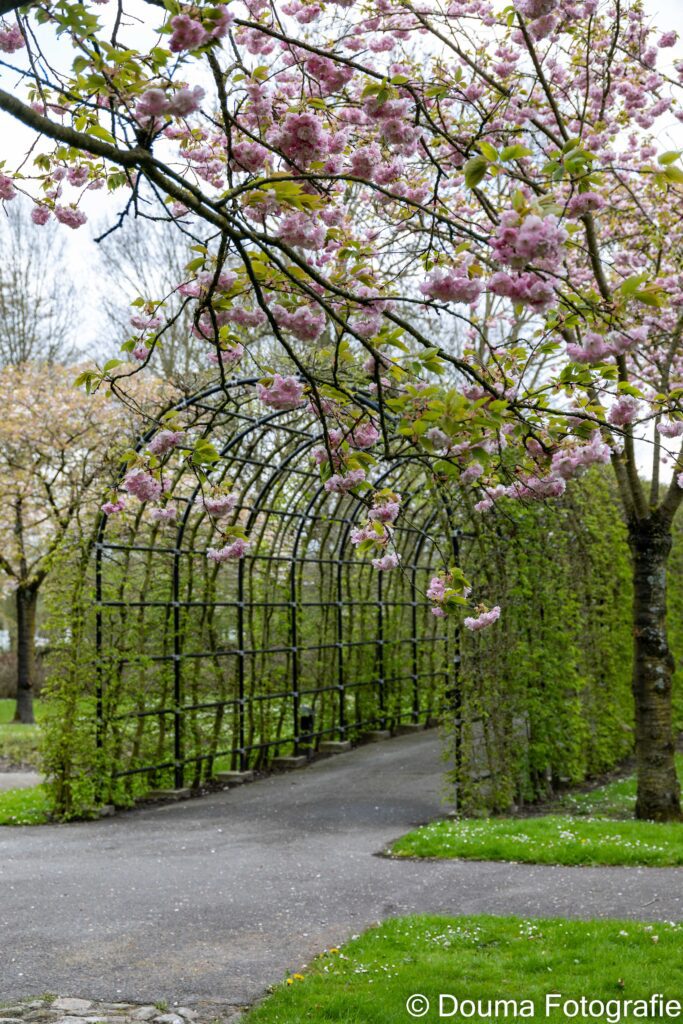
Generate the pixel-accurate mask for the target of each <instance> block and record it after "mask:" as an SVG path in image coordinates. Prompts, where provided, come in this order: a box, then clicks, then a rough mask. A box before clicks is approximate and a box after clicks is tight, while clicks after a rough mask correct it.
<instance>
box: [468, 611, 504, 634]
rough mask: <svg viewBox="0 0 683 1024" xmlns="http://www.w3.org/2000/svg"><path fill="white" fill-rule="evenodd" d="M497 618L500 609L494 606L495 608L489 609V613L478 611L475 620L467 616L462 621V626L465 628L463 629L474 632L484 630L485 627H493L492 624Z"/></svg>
mask: <svg viewBox="0 0 683 1024" xmlns="http://www.w3.org/2000/svg"><path fill="white" fill-rule="evenodd" d="M499 618H500V607H499V606H498V605H496V606H495V608H491V609H490V610H489V611H486V610H482V611H480V612H479V614H478V615H477V616H476V618H473V617H472V616H468V617H467V618H465V619H464V620H463V625H464V626H465V629H471V630H473V631H475V632H476V631H477V630H480V629H486V628H487V626H491V625H493V623H494V622H496V621H497V620H498V619H499Z"/></svg>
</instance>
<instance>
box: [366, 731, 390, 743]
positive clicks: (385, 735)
mask: <svg viewBox="0 0 683 1024" xmlns="http://www.w3.org/2000/svg"><path fill="white" fill-rule="evenodd" d="M390 738H391V733H390V732H389V730H388V729H371V730H370V732H366V733H364V735H363V739H364V740H366V741H367V742H368V743H379V742H380V741H381V740H388V739H390Z"/></svg>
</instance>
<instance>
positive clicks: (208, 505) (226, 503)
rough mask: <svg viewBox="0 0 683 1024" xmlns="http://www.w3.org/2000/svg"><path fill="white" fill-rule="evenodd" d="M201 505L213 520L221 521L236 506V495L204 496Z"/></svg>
mask: <svg viewBox="0 0 683 1024" xmlns="http://www.w3.org/2000/svg"><path fill="white" fill-rule="evenodd" d="M201 504H202V505H203V506H204V508H205V509H206V511H207V512H208V513H209V515H210V516H212V517H213V518H214V519H222V518H223V517H224V516H227V515H229V514H230V513H231V512H232V510H233V509H234V508H235V506H236V505H237V495H236V494H214V495H204V497H203V498H202V499H201Z"/></svg>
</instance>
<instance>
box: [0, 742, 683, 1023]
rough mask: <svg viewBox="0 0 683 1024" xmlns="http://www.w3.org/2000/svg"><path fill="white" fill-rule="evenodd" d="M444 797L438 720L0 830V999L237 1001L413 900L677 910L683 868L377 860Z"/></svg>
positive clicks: (636, 914) (665, 913)
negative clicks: (185, 795)
mask: <svg viewBox="0 0 683 1024" xmlns="http://www.w3.org/2000/svg"><path fill="white" fill-rule="evenodd" d="M443 796H444V782H443V762H442V761H441V757H440V743H439V738H438V736H437V734H436V732H435V731H430V732H425V733H421V734H417V735H410V736H403V737H399V738H396V739H393V740H388V741H386V742H383V743H376V744H370V745H367V746H364V747H360V748H358V749H356V750H353V751H350V752H348V753H344V754H339V755H337V756H335V757H333V758H330V759H328V760H326V761H320V762H317V763H315V764H313V765H312V766H311V767H309V768H306V769H303V770H298V771H295V772H290V773H284V774H279V775H273V776H270V777H269V778H266V779H263V780H261V781H258V782H255V783H253V784H249V785H244V786H242V787H239V788H236V789H233V790H230V791H229V792H221V793H216V794H214V795H212V796H208V797H204V798H202V799H196V800H188V801H183V802H179V803H175V804H169V805H164V806H154V807H148V808H146V809H138V810H134V811H131V812H127V813H125V814H121V815H118V816H116V817H114V818H110V819H103V820H100V821H96V822H84V823H78V824H71V825H54V826H43V827H40V828H37V827H36V828H0V1002H1V1001H3V1000H5V1001H7V1000H11V999H15V998H18V997H25V996H30V995H38V994H41V993H44V992H53V993H58V994H61V995H74V996H76V995H77V996H81V997H85V998H91V999H104V1000H110V1001H119V1000H125V1001H130V1002H141V1003H145V1002H147V1003H149V1002H157V1001H159V1000H162V999H163V1000H167V1001H169V1002H170V1003H173V1002H177V1003H181V1004H184V1005H188V1004H190V1005H192V1003H193V1002H198V1001H206V1000H209V1001H215V1002H217V1003H226V1004H230V1005H236V1004H242V1003H244V1004H246V1003H250V1002H252V1001H253V1000H255V999H257V998H259V997H260V996H261V995H262V994H263V992H264V990H265V988H266V987H267V986H268V985H269V984H272V983H274V982H277V981H279V980H281V979H282V978H283V977H284V976H285V975H286V974H287V973H288V972H291V971H295V970H297V969H298V968H300V967H301V966H303V965H304V964H305V963H307V962H308V961H309V960H310V959H311V958H312V957H313V956H314V955H315V954H316V953H318V952H320V951H321V950H323V949H325V948H327V947H329V946H332V945H339V944H340V943H342V942H344V941H345V940H346V939H348V938H349V937H350V936H351V935H353V934H355V933H357V932H360V931H362V930H363V929H364V928H366V927H367V926H369V925H371V924H373V923H374V922H376V921H379V920H382V919H384V918H387V917H389V916H393V915H398V914H408V913H414V912H428V913H449V914H468V913H492V914H520V915H524V916H550V915H561V916H566V917H577V918H590V917H613V918H632V919H641V920H653V921H656V920H681V919H683V869H668V868H649V869H645V868H643V869H640V868H561V867H548V866H542V865H539V866H533V865H522V864H506V863H496V864H493V863H486V862H481V863H480V862H473V861H442V862H437V861H433V862H432V861H428V862H417V861H397V860H392V859H389V858H386V857H382V856H377V854H379V853H380V852H381V851H383V850H384V849H385V848H386V847H387V845H388V843H390V841H391V840H392V839H394V838H396V837H398V836H399V835H401V834H402V833H404V832H405V831H407V830H408V829H410V828H411V827H413V826H415V825H417V824H421V823H424V822H426V821H429V820H432V819H434V818H436V817H439V816H441V815H443V813H444V809H445V808H444V803H443ZM0 1016H1V1014H0Z"/></svg>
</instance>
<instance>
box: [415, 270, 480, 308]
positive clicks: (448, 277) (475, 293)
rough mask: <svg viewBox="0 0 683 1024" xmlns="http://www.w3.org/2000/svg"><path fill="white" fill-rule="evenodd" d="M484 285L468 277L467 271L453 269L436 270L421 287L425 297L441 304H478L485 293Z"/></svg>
mask: <svg viewBox="0 0 683 1024" xmlns="http://www.w3.org/2000/svg"><path fill="white" fill-rule="evenodd" d="M483 288H484V286H483V284H482V283H481V281H478V280H477V279H476V278H470V277H468V275H467V273H466V271H464V270H458V269H457V268H455V267H453V268H451V269H449V270H441V269H436V270H432V272H431V273H430V274H429V276H428V277H427V280H426V281H424V282H423V283H422V284H421V285H420V291H421V292H422V294H423V295H428V296H429V297H430V298H431V299H439V300H440V301H441V302H468V303H473V302H476V301H477V299H478V298H479V296H480V295H481V293H482V291H483Z"/></svg>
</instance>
